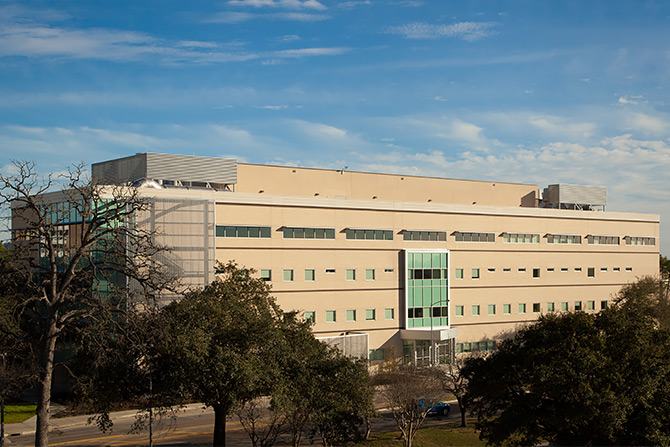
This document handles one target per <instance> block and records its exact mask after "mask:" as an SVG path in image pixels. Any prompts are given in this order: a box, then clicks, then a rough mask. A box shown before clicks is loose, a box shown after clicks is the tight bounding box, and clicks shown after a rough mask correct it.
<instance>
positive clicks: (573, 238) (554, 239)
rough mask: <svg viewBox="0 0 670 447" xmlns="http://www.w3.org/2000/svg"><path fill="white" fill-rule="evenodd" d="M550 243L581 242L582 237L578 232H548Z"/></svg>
mask: <svg viewBox="0 0 670 447" xmlns="http://www.w3.org/2000/svg"><path fill="white" fill-rule="evenodd" d="M547 242H548V243H549V244H581V243H582V237H581V236H580V235H577V234H547Z"/></svg>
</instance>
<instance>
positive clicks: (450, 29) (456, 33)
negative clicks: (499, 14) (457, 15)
mask: <svg viewBox="0 0 670 447" xmlns="http://www.w3.org/2000/svg"><path fill="white" fill-rule="evenodd" d="M496 26H497V23H496V22H458V23H453V24H451V25H433V24H430V23H423V22H412V23H407V24H405V25H400V26H392V27H389V28H387V29H386V32H387V33H388V34H396V35H399V36H403V37H405V38H407V39H439V38H442V37H456V38H460V39H463V40H467V41H470V42H472V41H475V40H478V39H481V38H483V37H488V36H490V35H492V34H494V33H495V30H494V28H495V27H496Z"/></svg>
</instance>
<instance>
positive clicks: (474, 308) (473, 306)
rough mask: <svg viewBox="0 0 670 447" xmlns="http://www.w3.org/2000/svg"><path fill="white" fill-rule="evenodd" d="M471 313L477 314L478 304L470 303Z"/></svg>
mask: <svg viewBox="0 0 670 447" xmlns="http://www.w3.org/2000/svg"><path fill="white" fill-rule="evenodd" d="M472 315H473V316H477V315H479V304H473V305H472Z"/></svg>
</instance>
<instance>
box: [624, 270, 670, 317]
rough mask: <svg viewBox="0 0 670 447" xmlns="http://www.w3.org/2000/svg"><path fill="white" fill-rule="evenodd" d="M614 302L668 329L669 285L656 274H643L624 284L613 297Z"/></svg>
mask: <svg viewBox="0 0 670 447" xmlns="http://www.w3.org/2000/svg"><path fill="white" fill-rule="evenodd" d="M614 304H615V305H616V306H618V307H620V308H621V309H623V310H624V311H626V312H628V313H637V314H641V315H645V316H647V317H649V318H651V319H653V320H654V321H655V322H656V323H657V324H658V325H659V327H661V328H664V329H670V285H668V283H667V282H665V281H664V280H662V279H661V278H659V277H657V276H643V277H642V278H638V280H637V281H635V282H632V283H630V284H626V285H625V286H623V287H622V288H621V290H619V292H618V293H617V294H616V295H615V297H614Z"/></svg>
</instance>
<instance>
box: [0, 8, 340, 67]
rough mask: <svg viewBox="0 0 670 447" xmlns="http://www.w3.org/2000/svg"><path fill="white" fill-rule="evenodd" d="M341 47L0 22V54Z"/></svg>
mask: <svg viewBox="0 0 670 447" xmlns="http://www.w3.org/2000/svg"><path fill="white" fill-rule="evenodd" d="M290 14H300V13H290ZM295 20H300V19H295ZM346 51H348V49H346V48H297V49H290V50H280V51H274V52H272V51H271V52H258V51H249V50H246V49H245V48H243V45H241V44H240V42H223V43H222V42H211V41H183V40H182V41H172V40H168V39H161V38H157V37H154V36H151V35H149V34H146V33H141V32H134V31H121V30H115V29H104V28H89V29H74V28H67V27H62V26H50V25H44V24H39V23H25V21H22V20H15V21H13V22H11V23H2V22H1V21H0V57H10V56H23V57H29V58H56V59H93V60H107V61H114V62H149V61H150V62H156V61H158V62H159V63H162V64H177V65H179V64H185V63H188V64H218V63H231V62H245V61H253V60H266V59H276V60H281V59H295V58H300V57H310V56H331V55H339V54H343V53H345V52H346Z"/></svg>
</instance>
